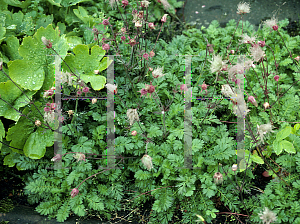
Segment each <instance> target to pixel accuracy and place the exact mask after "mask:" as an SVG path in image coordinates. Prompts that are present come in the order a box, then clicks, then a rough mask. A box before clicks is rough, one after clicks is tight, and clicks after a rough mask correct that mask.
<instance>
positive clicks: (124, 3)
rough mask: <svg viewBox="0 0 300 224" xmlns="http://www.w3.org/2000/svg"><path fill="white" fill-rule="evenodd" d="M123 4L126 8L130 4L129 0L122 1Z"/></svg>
mask: <svg viewBox="0 0 300 224" xmlns="http://www.w3.org/2000/svg"><path fill="white" fill-rule="evenodd" d="M122 4H123V6H124V8H125V7H126V6H127V5H128V4H129V3H128V0H122Z"/></svg>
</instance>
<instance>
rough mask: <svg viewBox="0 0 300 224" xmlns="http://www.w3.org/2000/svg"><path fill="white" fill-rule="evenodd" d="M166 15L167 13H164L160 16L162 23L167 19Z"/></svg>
mask: <svg viewBox="0 0 300 224" xmlns="http://www.w3.org/2000/svg"><path fill="white" fill-rule="evenodd" d="M167 15H168V14H164V15H163V17H162V18H161V22H162V23H165V22H166V21H167Z"/></svg>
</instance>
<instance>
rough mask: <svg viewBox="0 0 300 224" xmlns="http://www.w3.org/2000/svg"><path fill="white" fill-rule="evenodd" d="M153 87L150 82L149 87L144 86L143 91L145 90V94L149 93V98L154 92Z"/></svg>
mask: <svg viewBox="0 0 300 224" xmlns="http://www.w3.org/2000/svg"><path fill="white" fill-rule="evenodd" d="M155 87H156V86H153V85H152V81H150V85H147V84H146V88H145V90H147V93H150V97H151V94H152V93H153V92H154V91H155Z"/></svg>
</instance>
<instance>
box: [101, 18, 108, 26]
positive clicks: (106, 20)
mask: <svg viewBox="0 0 300 224" xmlns="http://www.w3.org/2000/svg"><path fill="white" fill-rule="evenodd" d="M109 19H110V17H109V18H108V19H104V20H103V22H102V23H100V24H103V25H104V26H107V25H109V21H108V20H109Z"/></svg>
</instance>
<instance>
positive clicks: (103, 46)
mask: <svg viewBox="0 0 300 224" xmlns="http://www.w3.org/2000/svg"><path fill="white" fill-rule="evenodd" d="M109 48H110V46H109V44H103V45H102V49H103V50H105V51H108V50H109Z"/></svg>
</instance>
